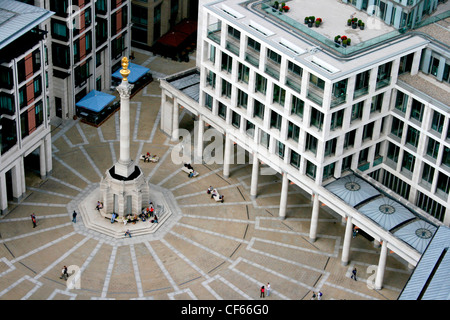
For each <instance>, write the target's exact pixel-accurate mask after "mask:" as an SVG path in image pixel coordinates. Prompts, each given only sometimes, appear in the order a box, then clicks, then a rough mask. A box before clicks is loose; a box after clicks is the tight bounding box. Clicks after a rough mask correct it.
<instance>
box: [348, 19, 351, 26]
mask: <svg viewBox="0 0 450 320" xmlns="http://www.w3.org/2000/svg"><path fill="white" fill-rule="evenodd" d="M351 25H352V19H348V20H347V26H349V27H350V26H351Z"/></svg>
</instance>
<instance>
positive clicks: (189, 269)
mask: <svg viewBox="0 0 450 320" xmlns="http://www.w3.org/2000/svg"><path fill="white" fill-rule="evenodd" d="M135 56H136V58H137V59H136V62H137V63H140V64H142V65H144V66H146V67H149V68H150V69H151V70H152V72H153V73H154V78H155V79H156V78H158V77H159V76H161V75H164V74H172V73H175V72H177V71H181V70H183V69H185V68H188V67H190V66H193V65H194V64H193V62H192V60H191V63H189V64H186V63H176V62H173V61H169V60H165V59H162V58H157V57H152V56H150V55H145V54H143V53H140V52H138V51H136V52H135ZM159 94H160V89H159V83H158V81H154V82H152V83H151V84H149V85H148V86H147V87H146V88H145V89H144V90H142V91H141V92H140V93H139V94H138V95H136V96H135V97H133V99H132V102H131V117H130V118H131V121H132V124H131V130H132V132H131V136H132V143H131V154H132V155H135V158H138V156H139V155H140V154H141V153H145V152H147V151H148V152H151V153H152V154H155V153H156V154H157V155H158V156H159V157H160V161H159V162H158V163H142V162H141V163H140V166H141V169H142V170H143V171H144V173H145V175H146V177H147V179H148V181H150V182H151V183H153V184H155V185H158V186H161V187H163V188H166V189H168V190H170V191H171V192H172V193H173V195H174V197H175V199H176V201H177V204H178V206H179V208H180V209H181V211H182V213H181V217H180V219H178V220H175V222H174V223H173V224H172V225H169V226H168V227H169V228H170V229H169V230H168V231H167V232H166V233H164V235H163V236H161V237H157V236H156V237H152V238H150V237H146V236H142V237H133V238H131V239H130V238H126V239H119V240H117V239H112V238H109V237H108V236H105V235H102V234H100V233H96V232H95V231H92V230H89V229H87V228H85V227H84V225H83V221H81V219H79V220H78V221H77V223H76V224H74V223H72V222H71V214H72V212H73V210H76V209H77V205H78V203H79V201H80V199H81V198H82V197H83V195H85V193H86V192H87V191H88V190H89V188H93V187H95V186H96V185H97V184H98V183H99V181H100V179H101V178H102V176H103V175H104V172H105V171H106V170H107V169H108V168H109V167H110V166H111V165H112V164H113V163H114V162H115V161H116V159H117V157H118V154H119V137H118V135H119V132H118V130H119V126H118V125H119V123H118V113H116V114H115V115H114V116H112V117H111V118H110V119H108V121H107V122H105V123H104V124H103V125H102V126H101V127H99V128H94V127H92V126H88V125H86V124H83V123H81V122H79V121H70V122H68V123H66V124H64V125H62V126H60V127H59V128H55V130H54V131H53V173H52V176H50V177H49V178H48V179H46V180H45V181H41V180H40V179H39V178H37V177H35V176H34V175H33V174H32V173H28V176H27V186H28V190H27V191H28V193H27V197H26V198H25V199H24V200H23V201H22V202H21V203H20V204H19V205H14V204H12V203H11V204H10V208H11V211H10V213H9V214H8V215H7V216H5V217H3V218H2V219H0V234H1V238H0V257H1V260H0V299H4V300H5V299H259V288H260V286H261V285H265V284H267V282H270V283H271V287H272V290H271V295H270V297H268V298H266V299H308V300H309V299H310V297H311V295H312V291H316V292H317V291H318V290H321V291H322V292H323V294H324V297H323V299H396V298H397V296H398V295H399V293H400V291H401V289H402V288H403V286H404V285H405V283H406V281H407V279H408V277H409V274H410V270H408V268H407V266H406V265H405V264H404V263H401V262H399V260H397V259H396V258H395V257H394V256H393V255H392V254H391V255H389V257H388V264H387V269H386V272H385V276H384V279H385V280H384V284H385V285H384V288H383V289H382V290H380V291H375V290H372V289H370V288H369V287H368V285H367V284H366V280H369V281H373V280H374V276H373V269H370V266H372V265H376V264H378V259H379V251H380V249H379V248H376V247H374V246H373V244H372V243H371V242H369V241H368V240H366V239H365V238H363V237H361V236H358V237H357V238H355V239H353V241H352V252H351V264H350V265H348V266H345V267H344V266H342V265H341V262H340V259H341V245H342V237H343V235H344V226H343V225H342V224H341V221H340V220H338V219H336V217H334V216H332V215H330V214H328V213H326V212H325V211H323V210H321V213H320V220H319V229H318V239H317V241H316V242H314V243H310V242H309V241H308V232H309V218H310V216H311V207H310V199H309V198H308V197H305V196H304V195H303V194H302V192H301V190H299V189H298V188H295V187H294V186H291V187H290V189H289V196H288V212H287V218H286V219H285V220H280V219H278V207H279V197H280V190H281V181H280V179H279V177H277V176H275V175H262V176H260V179H259V185H258V194H259V196H258V198H257V199H256V200H254V201H252V200H250V195H249V189H250V177H251V165H249V164H247V165H246V164H244V165H242V164H241V165H232V167H231V173H230V178H228V179H224V178H223V176H222V167H221V166H220V165H216V164H215V165H196V166H195V169H196V170H197V171H199V173H200V175H199V176H198V177H196V178H192V179H189V178H188V177H187V175H186V174H185V173H184V172H182V171H181V168H180V165H175V164H174V163H173V162H172V161H171V160H170V154H171V151H172V149H173V147H174V146H175V144H173V143H170V140H169V138H168V137H167V136H166V135H164V134H162V133H161V132H160V131H159V129H158V125H159V120H160V114H159V106H160V99H161V98H160V95H159ZM180 126H181V127H184V128H189V129H192V127H193V124H192V117H191V116H190V115H188V114H186V113H184V112H181V113H180ZM250 163H251V161H250ZM210 185H212V186H214V187H216V188H218V189H219V192H220V193H221V194H224V195H225V199H226V201H225V202H224V203H216V202H214V201H213V200H211V199H210V197H209V196H208V195H207V194H206V189H207V187H208V186H210ZM93 205H95V204H93ZM32 212H34V213H35V214H36V215H37V217H38V226H37V227H36V228H33V227H32V223H31V220H30V214H31V213H32ZM63 265H67V266H70V269H71V270H74V271H75V273H76V274H78V275H80V277H79V280H78V282H75V283H74V286H75V287H74V288H73V289H69V288H68V287H67V283H66V281H64V280H62V279H60V278H59V277H60V270H61V268H62V266H63ZM355 266H356V267H357V269H358V270H359V271H358V275H359V279H358V281H354V280H352V279H350V273H351V270H352V269H353V267H355ZM368 270H372V271H368ZM71 278H72V277H71Z"/></svg>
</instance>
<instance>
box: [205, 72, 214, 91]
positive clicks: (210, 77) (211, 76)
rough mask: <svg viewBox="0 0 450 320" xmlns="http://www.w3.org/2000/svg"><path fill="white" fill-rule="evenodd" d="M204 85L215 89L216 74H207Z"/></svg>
mask: <svg viewBox="0 0 450 320" xmlns="http://www.w3.org/2000/svg"><path fill="white" fill-rule="evenodd" d="M206 83H207V84H208V85H209V86H211V87H212V88H215V87H216V74H215V73H214V72H212V71H208V72H207V76H206Z"/></svg>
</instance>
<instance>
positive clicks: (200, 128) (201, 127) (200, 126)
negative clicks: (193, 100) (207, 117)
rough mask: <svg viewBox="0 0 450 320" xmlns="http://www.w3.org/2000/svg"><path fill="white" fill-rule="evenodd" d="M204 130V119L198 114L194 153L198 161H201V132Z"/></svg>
mask: <svg viewBox="0 0 450 320" xmlns="http://www.w3.org/2000/svg"><path fill="white" fill-rule="evenodd" d="M204 131H205V121H204V120H203V117H202V115H199V116H198V134H197V150H196V153H195V157H197V159H198V161H199V162H195V163H202V162H203V132H204Z"/></svg>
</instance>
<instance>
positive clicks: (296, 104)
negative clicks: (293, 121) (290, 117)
mask: <svg viewBox="0 0 450 320" xmlns="http://www.w3.org/2000/svg"><path fill="white" fill-rule="evenodd" d="M304 105H305V102H304V101H303V100H301V99H300V98H297V97H296V96H292V106H291V114H295V115H297V116H299V117H300V118H303V107H304Z"/></svg>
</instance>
